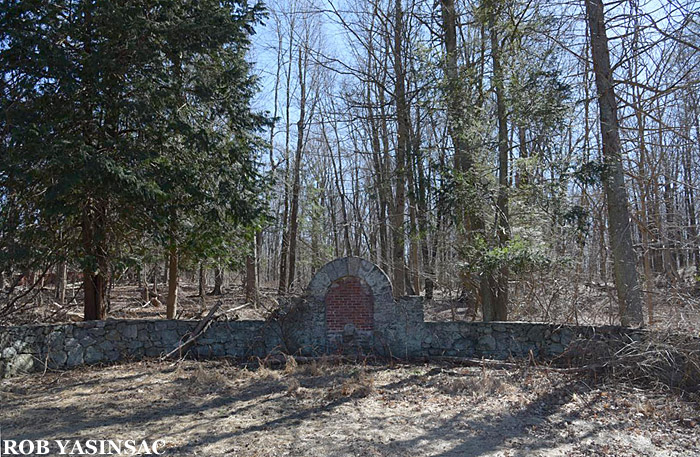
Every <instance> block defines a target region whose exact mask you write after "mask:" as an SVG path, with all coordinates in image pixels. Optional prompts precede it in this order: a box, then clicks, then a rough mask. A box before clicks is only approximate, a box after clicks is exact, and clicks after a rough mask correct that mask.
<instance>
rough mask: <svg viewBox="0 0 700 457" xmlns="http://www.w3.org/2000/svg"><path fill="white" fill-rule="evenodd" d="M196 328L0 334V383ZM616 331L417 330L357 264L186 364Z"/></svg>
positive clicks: (160, 324)
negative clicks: (21, 374) (277, 355)
mask: <svg viewBox="0 0 700 457" xmlns="http://www.w3.org/2000/svg"><path fill="white" fill-rule="evenodd" d="M196 325H197V322H196V321H184V320H106V321H90V322H79V323H73V324H56V325H35V326H16V327H0V378H2V377H7V376H12V375H16V374H20V373H24V372H31V371H43V370H44V369H66V368H71V367H75V366H79V365H85V364H101V363H112V362H116V361H124V360H140V359H143V358H149V357H159V356H162V355H163V354H167V353H168V352H170V351H171V350H173V349H174V348H177V347H178V346H179V344H180V343H181V342H182V341H184V339H185V338H186V336H187V334H188V332H192V331H193V330H194V328H195V327H196ZM637 337H639V334H638V333H635V332H634V331H630V330H626V329H623V328H620V327H613V326H608V327H590V326H562V325H554V324H543V323H526V322H489V323H482V322H425V321H424V319H423V299H422V297H419V296H407V297H399V298H396V299H395V298H394V297H393V295H392V289H391V282H390V281H389V278H388V277H387V275H386V274H385V273H384V272H383V271H382V270H381V269H380V268H379V267H377V266H376V265H374V264H372V263H370V262H368V261H366V260H363V259H361V258H357V257H347V258H342V259H336V260H334V261H332V262H330V263H328V264H326V265H325V266H324V267H323V268H321V270H319V271H318V273H316V275H315V276H314V278H313V279H312V280H311V282H310V283H309V287H308V289H307V291H306V294H305V295H304V296H303V297H297V298H294V299H291V300H289V302H288V303H286V304H285V305H284V306H283V309H282V310H281V312H280V313H278V314H277V315H276V316H275V318H273V319H270V320H268V321H217V322H214V323H212V325H211V326H210V327H209V329H208V330H207V332H206V333H205V334H204V335H202V336H201V337H200V338H199V339H198V340H197V341H196V343H195V344H194V346H193V347H192V349H191V351H190V353H189V354H188V355H189V356H192V357H198V358H209V357H231V358H237V359H248V358H251V357H264V356H266V355H268V354H272V353H288V354H300V355H311V356H313V355H321V354H328V353H347V352H350V353H358V352H361V353H374V354H377V355H381V356H387V357H397V358H403V359H412V358H426V357H427V358H430V357H434V356H459V357H486V358H493V359H506V358H511V357H512V358H523V357H538V358H545V357H552V356H556V355H558V354H562V353H563V352H564V351H566V349H567V347H569V345H570V344H571V343H572V342H573V341H574V340H577V339H591V338H604V339H607V338H614V339H620V338H627V339H628V338H637Z"/></svg>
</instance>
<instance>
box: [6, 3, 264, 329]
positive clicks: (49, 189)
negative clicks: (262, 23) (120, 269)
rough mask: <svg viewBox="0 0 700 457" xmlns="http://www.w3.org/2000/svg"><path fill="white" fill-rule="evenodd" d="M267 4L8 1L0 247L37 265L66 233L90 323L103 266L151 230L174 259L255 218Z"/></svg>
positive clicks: (100, 305) (98, 311) (97, 310)
mask: <svg viewBox="0 0 700 457" xmlns="http://www.w3.org/2000/svg"><path fill="white" fill-rule="evenodd" d="M261 14H262V7H261V5H260V4H257V5H255V6H252V7H251V6H248V5H247V3H246V2H245V1H243V0H233V1H213V0H200V1H189V0H173V1H168V0H140V1H125V2H116V3H113V2H88V1H67V0H52V1H7V2H5V3H4V8H3V10H2V11H0V43H2V45H1V46H2V47H1V48H0V67H1V68H2V73H3V79H2V82H3V86H2V99H1V102H0V103H1V104H2V105H1V108H2V116H0V118H1V119H0V132H2V142H1V143H0V148H1V149H0V170H1V171H0V198H1V199H2V201H3V205H2V209H0V223H1V224H2V227H0V230H1V231H2V233H3V237H2V241H0V243H1V244H2V246H0V251H1V252H3V253H4V254H5V255H4V256H3V257H2V258H1V259H2V260H5V261H8V262H9V261H12V262H15V263H16V262H18V259H17V258H16V256H15V257H14V258H13V256H12V255H10V254H9V253H10V252H14V253H23V255H24V256H25V258H26V260H27V262H26V263H28V264H30V263H31V260H32V258H33V257H34V256H46V255H49V254H52V253H54V252H57V249H55V248H58V247H59V244H58V240H59V239H60V240H61V244H60V246H64V247H65V249H64V250H63V251H64V252H65V253H68V254H69V255H70V256H72V258H73V259H74V260H76V261H78V262H79V263H80V264H81V266H82V268H83V274H84V283H83V286H84V293H85V303H84V304H85V319H102V318H104V317H105V312H106V309H105V305H106V302H105V298H106V297H105V295H106V287H107V283H108V279H109V272H110V267H111V264H112V262H113V261H114V260H115V259H116V258H117V257H118V256H120V255H124V254H126V253H128V251H129V249H128V248H127V247H128V246H131V244H132V243H134V242H138V241H140V240H143V238H144V235H149V236H154V237H155V239H156V240H159V241H160V242H162V243H163V244H165V245H167V246H169V247H170V252H171V255H172V254H173V253H174V254H175V256H177V254H178V252H179V251H180V250H182V249H185V248H188V249H192V250H195V249H196V250H199V251H200V252H203V251H205V250H207V249H215V248H216V247H217V246H221V245H222V244H223V243H224V242H225V241H226V236H227V234H228V233H230V232H231V231H232V230H234V229H236V228H239V227H242V226H245V225H248V224H250V223H251V221H253V220H254V219H255V218H256V217H257V216H258V213H259V208H260V204H259V203H260V202H259V197H258V196H259V195H260V194H261V193H260V192H259V191H258V188H259V185H260V179H259V176H258V175H257V173H256V171H255V170H256V164H255V161H254V157H255V154H256V150H257V147H258V144H259V141H258V139H257V137H256V135H255V134H256V132H257V130H259V129H260V128H261V126H262V125H263V124H264V118H263V117H261V116H259V115H257V114H255V113H253V112H251V110H250V104H249V101H250V98H251V96H252V95H253V93H254V90H255V80H254V79H253V78H252V77H251V76H250V71H249V70H250V69H249V65H248V63H247V62H246V60H245V53H246V51H247V48H248V45H249V37H250V35H251V34H252V33H253V28H252V27H253V25H254V24H255V23H256V22H257V21H259V19H260V18H261ZM44 221H56V222H55V223H53V224H49V223H45V222H44ZM59 225H60V226H61V227H63V229H62V231H61V233H60V234H58V233H57V229H53V230H52V227H57V226H59ZM37 227H41V230H39V229H37ZM45 232H49V233H45ZM5 234H11V236H5Z"/></svg>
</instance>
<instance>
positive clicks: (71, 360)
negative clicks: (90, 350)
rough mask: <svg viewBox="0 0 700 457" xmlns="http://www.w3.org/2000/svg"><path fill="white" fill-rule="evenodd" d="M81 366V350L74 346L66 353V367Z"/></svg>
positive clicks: (79, 347)
mask: <svg viewBox="0 0 700 457" xmlns="http://www.w3.org/2000/svg"><path fill="white" fill-rule="evenodd" d="M82 364H83V348H82V347H81V346H74V347H72V348H71V349H70V350H69V351H68V357H67V359H66V365H67V366H69V367H76V366H78V365H82Z"/></svg>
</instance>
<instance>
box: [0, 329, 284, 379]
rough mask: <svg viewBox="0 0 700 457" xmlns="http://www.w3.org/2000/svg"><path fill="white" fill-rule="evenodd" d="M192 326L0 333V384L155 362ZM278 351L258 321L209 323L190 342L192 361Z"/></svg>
mask: <svg viewBox="0 0 700 457" xmlns="http://www.w3.org/2000/svg"><path fill="white" fill-rule="evenodd" d="M196 325H197V322H196V321H176V320H157V321H146V320H107V321H91V322H80V323H75V324H59V325H36V326H18V327H0V378H2V377H7V376H12V375H14V374H17V373H21V372H31V371H42V370H44V369H45V368H49V369H64V368H72V367H75V366H78V365H84V364H88V365H89V364H96V363H111V362H116V361H120V360H140V359H143V358H148V357H159V356H162V355H164V354H167V353H168V352H170V351H172V350H173V349H175V348H176V347H178V345H179V344H180V342H181V341H182V339H183V337H184V336H185V335H186V334H187V333H188V332H191V331H192V330H194V328H195V326H196ZM280 350H282V342H281V340H280V338H279V332H278V331H277V329H276V328H273V326H271V325H269V324H268V323H266V322H263V321H229V322H214V323H212V325H211V327H210V328H209V329H208V330H207V332H206V333H205V334H204V335H202V337H201V338H199V339H198V340H197V341H196V344H195V345H194V346H193V348H192V352H191V354H193V355H195V356H197V357H241V358H245V357H251V356H261V357H264V356H265V355H267V354H269V353H272V352H274V351H280Z"/></svg>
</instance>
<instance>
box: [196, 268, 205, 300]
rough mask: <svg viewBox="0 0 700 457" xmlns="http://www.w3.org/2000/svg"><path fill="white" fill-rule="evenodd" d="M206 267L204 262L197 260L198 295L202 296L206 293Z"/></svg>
mask: <svg viewBox="0 0 700 457" xmlns="http://www.w3.org/2000/svg"><path fill="white" fill-rule="evenodd" d="M206 291H207V268H206V267H205V266H204V262H199V293H198V294H197V295H199V297H204V296H205V295H206V294H207V292H206Z"/></svg>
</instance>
